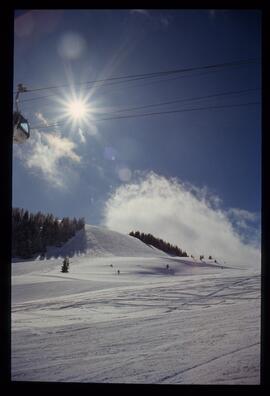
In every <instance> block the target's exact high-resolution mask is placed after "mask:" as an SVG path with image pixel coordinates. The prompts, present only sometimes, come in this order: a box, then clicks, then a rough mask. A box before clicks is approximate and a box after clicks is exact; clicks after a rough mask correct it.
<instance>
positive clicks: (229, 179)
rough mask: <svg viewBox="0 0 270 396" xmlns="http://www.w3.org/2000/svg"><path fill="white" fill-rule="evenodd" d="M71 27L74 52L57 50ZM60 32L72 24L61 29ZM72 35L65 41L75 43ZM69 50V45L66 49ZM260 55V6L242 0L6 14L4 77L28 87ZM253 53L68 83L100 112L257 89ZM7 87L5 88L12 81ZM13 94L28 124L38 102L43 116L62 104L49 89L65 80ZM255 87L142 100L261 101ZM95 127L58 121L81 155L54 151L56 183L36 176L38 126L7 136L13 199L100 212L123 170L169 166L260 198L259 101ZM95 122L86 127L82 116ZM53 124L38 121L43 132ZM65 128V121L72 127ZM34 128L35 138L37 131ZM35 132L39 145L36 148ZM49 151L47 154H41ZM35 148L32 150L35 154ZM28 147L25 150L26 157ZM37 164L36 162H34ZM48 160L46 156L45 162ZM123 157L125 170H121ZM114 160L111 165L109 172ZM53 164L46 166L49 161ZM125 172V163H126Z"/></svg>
mask: <svg viewBox="0 0 270 396" xmlns="http://www.w3.org/2000/svg"><path fill="white" fill-rule="evenodd" d="M70 33H72V34H73V35H75V37H77V38H78V37H79V38H80V39H81V41H80V40H79V41H78V46H80V45H82V50H81V51H80V53H79V54H77V55H76V54H75V55H76V56H75V55H74V54H73V53H71V54H70V56H63V53H62V52H61V50H59V48H60V45H61V43H63V38H65V37H66V36H65V35H70ZM69 37H70V36H69ZM75 44H76V40H75V43H74V41H73V42H72V43H70V48H73V47H74V46H75V52H76V45H75ZM73 55H74V56H73ZM260 56H261V17H260V12H259V11H254V10H253V11H247V10H242V11H241V10H239V11H236V10H232V11H230V10H224V11H218V10H216V11H214V10H152V11H151V10H149V11H146V10H137V11H134V10H100V11H93V10H78V11H76V10H69V11H67V10H66V11H61V10H60V11H49V12H45V11H27V12H18V13H17V16H16V18H15V54H14V84H15V85H16V84H17V83H20V82H21V83H24V84H26V85H27V86H28V87H29V89H32V88H39V87H48V86H58V85H61V84H67V83H69V82H70V81H72V82H73V83H80V82H85V81H90V80H95V79H101V78H107V77H108V78H110V77H115V76H116V77H117V76H123V75H132V74H141V73H151V72H158V71H166V70H172V69H181V68H189V67H191V68H192V67H201V66H205V65H212V64H219V63H227V62H237V61H242V60H246V59H251V58H260ZM260 67H261V66H260V62H259V61H258V62H257V63H252V64H247V65H241V66H238V67H231V68H229V67H228V68H223V69H221V70H218V71H217V70H216V71H211V72H208V73H206V72H204V73H202V72H190V73H184V74H183V75H181V78H179V77H180V75H178V76H177V77H178V78H177V79H176V78H175V77H176V76H175V77H174V78H173V77H170V80H168V79H167V81H159V82H156V83H153V82H152V83H151V82H150V80H142V81H140V80H139V81H136V82H130V83H126V84H118V85H108V86H103V87H101V88H96V89H95V91H92V90H91V87H90V86H85V85H81V86H76V90H77V92H78V93H79V92H81V94H82V95H87V94H89V92H90V93H91V98H90V102H91V103H93V104H94V106H96V107H98V108H99V109H100V111H102V112H103V113H105V114H106V111H108V109H109V111H111V110H112V109H113V110H116V109H120V108H125V107H127V108H128V107H136V106H143V105H149V104H154V103H159V102H166V101H173V100H176V99H188V98H194V97H200V96H207V95H213V94H220V93H225V92H232V91H243V90H248V89H250V90H252V89H260V87H261V75H260ZM14 89H15V88H14ZM49 94H56V97H49V98H43V99H40V100H34V101H29V102H22V103H21V108H22V110H23V113H24V114H25V115H26V116H27V117H28V119H29V120H30V122H31V124H32V125H33V126H34V125H40V121H39V120H38V119H37V116H36V115H35V114H36V113H41V114H42V116H43V117H44V119H46V121H47V122H48V123H52V122H55V121H57V117H58V115H60V114H61V105H60V104H59V103H58V102H57V101H56V100H57V96H58V98H62V99H63V98H66V99H67V98H68V96H69V95H70V89H69V88H63V89H62V90H51V91H49V90H47V91H41V92H38V91H37V92H33V93H28V94H25V95H24V96H22V99H29V98H34V97H37V96H43V95H44V96H45V95H49ZM260 94H261V92H260V90H258V91H255V90H254V91H250V92H248V93H246V94H239V95H227V96H224V97H217V98H209V99H205V100H201V101H200V102H194V103H192V102H191V103H189V104H181V103H180V104H176V105H167V106H163V107H160V108H158V109H156V108H154V109H151V107H150V108H149V109H146V110H144V111H142V112H151V111H159V110H161V111H165V110H171V109H180V108H183V109H188V108H194V107H207V106H219V105H226V106H229V105H232V104H243V103H249V102H260ZM94 128H95V132H96V133H95V135H93V134H92V132H93V130H92V132H91V133H90V134H89V133H88V132H89V128H88V126H87V125H84V126H83V127H82V130H83V133H84V137H85V141H84V140H83V141H82V140H79V139H78V136H77V137H76V130H78V126H75V128H72V126H71V125H69V124H68V122H67V123H66V124H65V126H64V127H59V129H58V133H60V134H61V138H66V139H69V141H72V142H73V143H74V144H76V146H74V147H75V148H74V152H76V154H77V155H78V156H79V157H80V159H81V160H80V162H76V161H73V162H72V161H69V160H67V158H60V157H57V161H56V162H55V163H54V165H55V167H56V168H55V169H56V170H57V172H58V174H59V175H60V174H62V175H63V176H64V183H65V185H66V188H61V187H59V186H58V187H57V186H56V184H55V183H54V182H53V178H52V177H51V178H46V172H45V170H44V169H45V168H43V169H42V158H41V161H40V163H39V164H38V160H37V157H38V155H39V154H38V153H39V151H38V150H41V148H40V145H39V140H38V139H39V138H38V136H39V135H33V138H32V139H36V140H32V142H31V143H29V141H28V142H26V143H25V144H24V145H23V146H21V147H17V146H16V147H14V161H13V206H17V207H24V208H27V209H29V210H30V211H33V212H35V211H37V210H42V211H44V212H52V213H53V214H55V215H56V216H59V217H62V216H65V215H68V216H84V217H85V218H86V220H87V221H88V222H89V223H99V221H100V219H101V214H102V208H103V206H104V203H105V202H106V199H107V197H108V195H109V193H110V192H112V191H114V190H115V188H116V187H117V186H119V185H121V184H122V183H127V182H129V181H131V182H132V181H133V180H134V177H135V175H136V172H137V171H154V172H156V173H158V174H160V175H163V176H166V177H177V178H179V179H180V180H182V181H184V182H189V183H192V184H194V185H195V186H198V187H203V186H206V187H207V188H209V189H210V191H212V192H214V193H215V194H216V195H218V196H219V197H220V198H221V199H222V201H223V206H224V207H225V208H230V207H231V208H241V209H244V210H248V211H252V212H260V210H261V195H260V194H261V193H260V191H261V146H260V142H261V106H260V105H258V104H256V105H248V106H243V107H232V108H229V107H228V108H221V109H208V110H199V111H191V112H183V113H174V114H163V115H155V116H151V117H141V118H139V117H138V118H130V119H117V120H108V121H98V122H95V123H94ZM92 129H93V128H92ZM53 131H54V130H53V129H42V128H40V129H39V134H51V133H52V132H53ZM74 131H75V132H74ZM41 139H42V138H41ZM44 145H45V143H44V142H43V146H42V151H40V155H41V157H42V156H44V155H46V154H45V152H44V148H46V147H44ZM49 155H50V154H48V155H47V157H46V158H47V159H48V158H49ZM33 158H34V159H33ZM32 159H33V161H32ZM44 166H45V165H44ZM46 166H47V165H46ZM121 169H125V170H126V169H128V170H129V171H130V173H128V177H127V178H126V179H125V180H123V178H121V177H119V174H121ZM119 171H120V173H119ZM52 172H53V170H52ZM125 175H126V174H125Z"/></svg>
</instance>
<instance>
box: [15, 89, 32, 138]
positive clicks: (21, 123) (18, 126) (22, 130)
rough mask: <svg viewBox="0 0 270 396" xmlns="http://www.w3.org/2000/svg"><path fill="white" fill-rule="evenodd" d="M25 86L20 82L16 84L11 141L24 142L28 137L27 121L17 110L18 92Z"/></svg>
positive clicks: (28, 126) (28, 127) (23, 90)
mask: <svg viewBox="0 0 270 396" xmlns="http://www.w3.org/2000/svg"><path fill="white" fill-rule="evenodd" d="M26 91H27V88H26V87H25V86H23V85H22V84H18V90H17V93H16V98H15V100H16V111H14V113H13V141H14V142H16V143H24V142H25V140H26V139H28V138H29V137H30V125H29V122H28V121H27V119H26V118H25V117H23V115H22V114H21V112H20V111H19V94H20V93H21V92H26Z"/></svg>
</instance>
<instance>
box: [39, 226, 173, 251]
mask: <svg viewBox="0 0 270 396" xmlns="http://www.w3.org/2000/svg"><path fill="white" fill-rule="evenodd" d="M66 255H68V256H74V255H87V256H118V257H123V256H124V257H168V255H167V254H166V253H164V252H162V251H161V250H158V249H155V248H153V247H151V246H147V245H146V244H145V243H143V242H142V241H140V240H139V239H137V238H134V237H131V236H130V235H124V234H120V233H119V232H116V231H112V230H109V229H107V228H103V227H98V226H93V225H88V224H86V225H85V229H84V230H80V231H78V232H77V233H76V235H75V236H74V237H73V238H71V239H70V240H69V241H68V242H67V243H66V244H65V245H64V246H63V247H62V248H54V247H51V248H49V249H48V254H47V257H52V256H55V257H57V256H66Z"/></svg>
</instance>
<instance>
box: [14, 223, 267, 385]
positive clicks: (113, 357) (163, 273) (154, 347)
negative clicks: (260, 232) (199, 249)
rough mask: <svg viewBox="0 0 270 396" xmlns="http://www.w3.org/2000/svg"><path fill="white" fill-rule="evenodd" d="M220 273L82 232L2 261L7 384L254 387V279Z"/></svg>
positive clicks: (250, 273)
mask: <svg viewBox="0 0 270 396" xmlns="http://www.w3.org/2000/svg"><path fill="white" fill-rule="evenodd" d="M65 255H69V256H70V257H71V259H70V271H69V273H65V274H63V273H61V272H60V268H61V264H62V261H63V256H65ZM221 268H222V267H221V266H218V265H215V263H213V261H210V260H209V261H207V260H206V261H205V262H201V261H200V260H198V259H197V260H196V259H192V258H190V257H188V258H186V257H171V256H169V255H167V254H165V253H164V252H162V251H159V250H157V249H155V248H152V247H150V246H147V245H145V244H144V243H143V242H141V241H140V240H138V239H136V238H134V237H131V236H129V235H123V234H120V233H118V232H114V231H111V230H108V229H106V228H102V227H96V226H90V225H86V226H85V230H81V231H79V232H77V234H76V235H75V236H74V237H73V238H72V239H70V240H69V241H68V242H67V243H66V244H65V245H64V246H63V247H62V248H58V249H57V248H53V247H51V248H50V249H49V251H48V253H47V255H46V259H44V260H39V259H35V260H32V261H24V262H23V261H21V262H14V263H12V380H14V381H17V380H19V381H20V380H23V381H57V382H59V381H60V382H61V381H64V382H69V381H72V382H97V383H98V382H100V383H108V382H109V383H114V382H116V383H157V384H161V383H184V384H258V383H259V380H260V274H259V273H258V271H255V270H250V269H249V270H244V269H232V268H228V267H223V269H221ZM118 271H120V272H119V273H118ZM40 351H42V353H40Z"/></svg>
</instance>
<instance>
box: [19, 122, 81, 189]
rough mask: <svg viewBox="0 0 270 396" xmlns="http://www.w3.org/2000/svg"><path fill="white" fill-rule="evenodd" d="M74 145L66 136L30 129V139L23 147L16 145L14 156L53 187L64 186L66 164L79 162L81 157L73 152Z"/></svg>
mask: <svg viewBox="0 0 270 396" xmlns="http://www.w3.org/2000/svg"><path fill="white" fill-rule="evenodd" d="M75 147H76V145H75V143H74V142H72V141H70V140H69V139H67V138H66V137H62V136H61V135H60V134H55V133H48V132H46V133H42V132H40V131H39V130H37V129H35V130H32V131H31V139H29V142H27V145H25V146H24V147H16V149H15V152H14V154H15V156H17V157H18V158H20V159H21V160H22V162H23V164H24V166H25V167H26V168H28V169H31V170H32V171H34V172H37V173H38V174H39V175H41V176H42V177H43V178H45V179H46V180H47V181H48V182H50V183H51V184H52V185H53V186H54V187H58V188H63V187H65V181H66V180H65V176H66V174H67V171H68V169H67V164H66V161H69V163H76V164H77V163H79V162H80V161H81V158H80V156H79V155H78V154H76V153H75V151H74V149H75Z"/></svg>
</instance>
